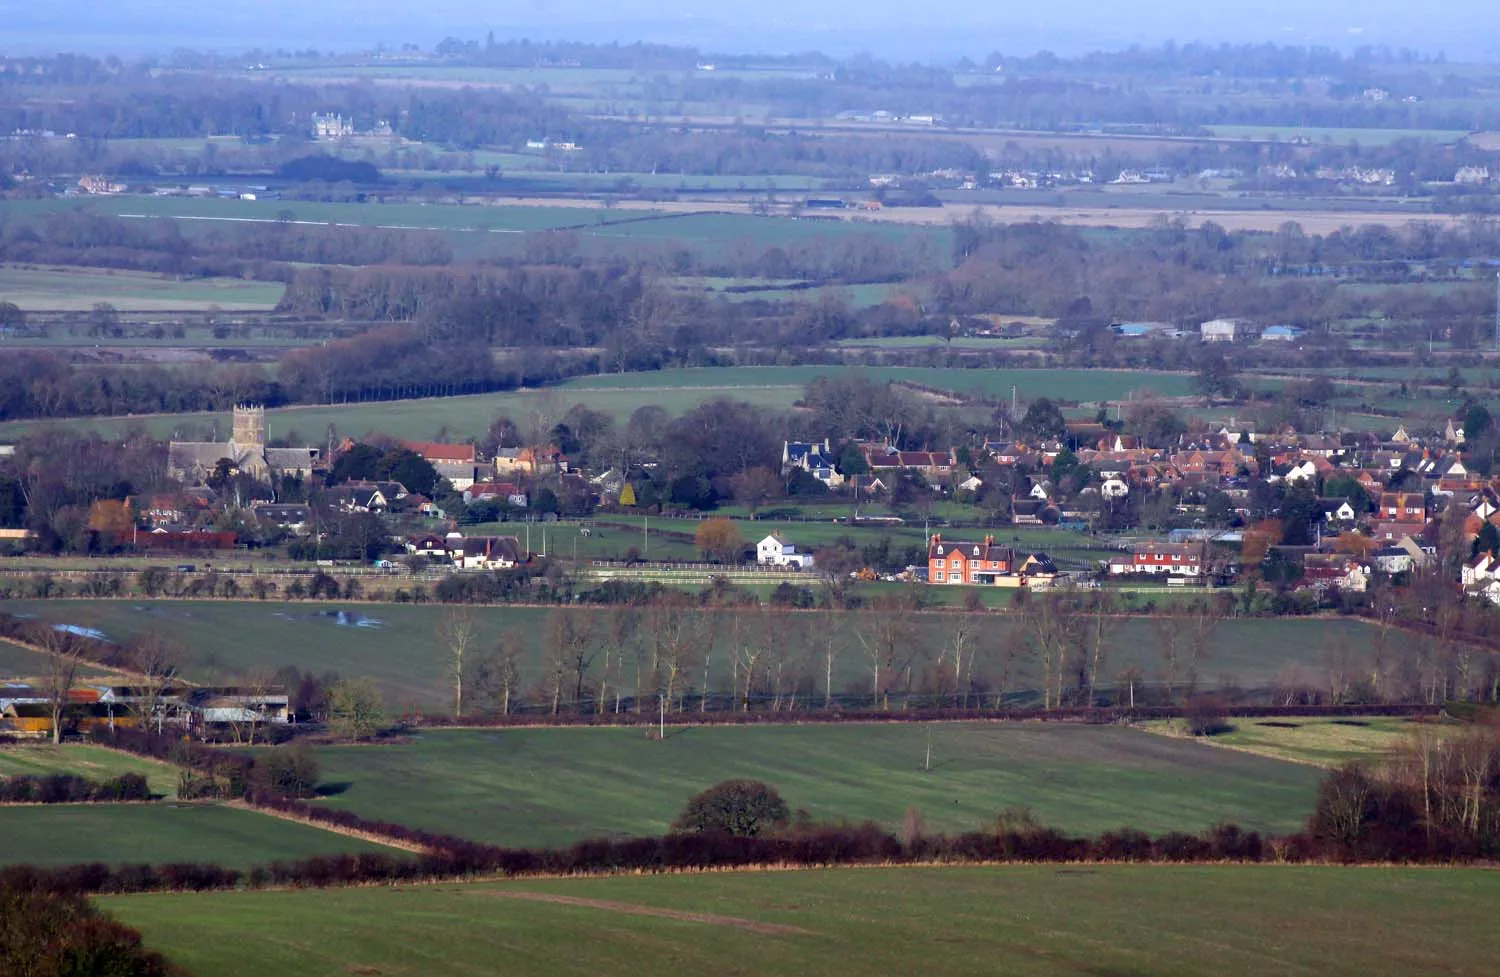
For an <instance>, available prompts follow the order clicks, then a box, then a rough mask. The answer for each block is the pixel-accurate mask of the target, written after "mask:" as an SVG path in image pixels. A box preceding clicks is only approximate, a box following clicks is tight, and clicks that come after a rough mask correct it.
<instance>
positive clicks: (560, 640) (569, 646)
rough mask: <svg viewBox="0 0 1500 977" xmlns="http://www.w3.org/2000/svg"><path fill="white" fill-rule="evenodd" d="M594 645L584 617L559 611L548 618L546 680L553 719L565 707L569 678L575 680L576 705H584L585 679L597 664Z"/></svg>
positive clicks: (592, 634)
mask: <svg viewBox="0 0 1500 977" xmlns="http://www.w3.org/2000/svg"><path fill="white" fill-rule="evenodd" d="M593 642H594V629H593V627H592V622H591V621H590V620H588V619H587V618H586V617H585V616H584V615H583V614H582V613H580V612H578V611H576V610H571V609H568V608H563V607H559V608H556V609H555V610H553V612H552V613H551V615H549V616H548V618H547V654H546V676H547V691H548V693H549V694H550V695H551V697H552V715H554V716H555V715H557V713H558V710H559V709H560V708H561V706H562V696H563V690H564V689H565V688H566V687H567V685H568V681H567V680H568V676H569V675H572V676H573V678H574V682H573V701H574V703H575V704H577V703H580V702H581V701H582V698H583V682H584V678H585V676H586V674H587V672H588V669H589V666H590V665H591V664H592V663H593V661H594V651H593Z"/></svg>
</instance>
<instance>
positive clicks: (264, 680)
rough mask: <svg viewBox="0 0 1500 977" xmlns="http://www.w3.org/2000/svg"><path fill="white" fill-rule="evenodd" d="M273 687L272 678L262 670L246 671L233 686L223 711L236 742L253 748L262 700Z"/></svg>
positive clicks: (262, 711) (261, 718)
mask: <svg viewBox="0 0 1500 977" xmlns="http://www.w3.org/2000/svg"><path fill="white" fill-rule="evenodd" d="M274 687H275V677H274V676H273V675H272V674H271V673H270V672H269V671H267V670H266V669H263V668H256V669H252V670H250V671H248V672H246V673H245V674H244V675H243V676H241V677H240V679H239V680H238V681H236V682H235V683H234V694H233V695H232V696H231V697H228V702H227V703H226V704H225V706H224V711H225V712H226V713H227V715H228V716H229V717H230V718H229V728H230V730H231V731H232V732H233V733H234V741H235V742H236V743H244V744H245V745H246V746H254V745H255V737H256V735H257V734H258V733H259V732H260V726H261V723H263V722H265V721H266V712H265V701H266V697H267V696H268V695H269V694H270V692H271V689H272V688H274Z"/></svg>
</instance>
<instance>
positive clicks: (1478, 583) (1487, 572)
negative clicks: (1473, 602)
mask: <svg viewBox="0 0 1500 977" xmlns="http://www.w3.org/2000/svg"><path fill="white" fill-rule="evenodd" d="M1460 576H1461V577H1462V580H1463V585H1464V587H1465V588H1469V587H1483V586H1485V585H1486V584H1488V583H1490V582H1491V581H1493V580H1495V579H1497V577H1500V563H1496V561H1495V558H1494V557H1493V556H1491V555H1490V554H1488V553H1480V554H1479V555H1478V556H1476V557H1474V558H1473V559H1472V560H1469V561H1468V562H1466V563H1465V564H1464V566H1463V570H1462V571H1460Z"/></svg>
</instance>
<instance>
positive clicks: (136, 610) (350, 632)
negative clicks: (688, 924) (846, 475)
mask: <svg viewBox="0 0 1500 977" xmlns="http://www.w3.org/2000/svg"><path fill="white" fill-rule="evenodd" d="M890 586H895V585H890ZM7 608H8V610H9V611H10V612H11V613H31V614H37V615H40V616H42V617H44V618H45V619H47V620H49V621H52V622H54V623H59V624H76V625H82V626H85V627H91V628H97V629H98V630H100V631H103V632H104V633H105V634H106V635H107V636H109V637H110V638H111V639H112V640H115V641H123V640H126V639H128V638H130V637H132V636H134V635H138V634H142V633H145V632H147V631H153V630H155V631H159V632H161V633H164V634H168V635H171V636H174V637H176V638H177V639H178V640H179V641H180V642H181V643H182V645H183V646H184V647H185V648H186V649H187V652H188V661H187V672H188V675H189V677H191V678H193V679H194V680H196V681H200V682H219V681H230V680H232V679H235V678H237V677H244V676H245V675H246V674H247V673H251V672H255V671H259V670H269V671H275V670H276V669H278V668H280V667H282V666H284V665H295V666H297V667H298V668H300V669H303V670H304V671H309V670H310V671H313V672H316V673H322V672H324V671H328V670H332V671H336V672H338V673H339V674H340V675H343V676H346V677H350V676H368V677H370V678H372V679H374V680H375V682H376V683H377V684H378V685H379V686H380V688H381V689H382V690H383V691H384V694H385V696H386V700H387V705H388V706H389V707H390V708H391V709H393V710H395V709H406V708H408V707H420V708H425V709H434V708H436V709H441V708H443V707H444V706H445V705H446V704H447V703H448V702H450V701H451V700H450V698H449V696H450V692H449V684H448V679H447V677H446V674H447V673H446V671H445V669H446V668H447V664H448V662H447V658H446V652H445V651H444V650H443V647H442V645H441V643H440V641H439V639H438V637H437V627H438V624H439V623H440V622H441V620H442V618H443V616H444V615H445V614H446V613H448V609H447V608H445V607H442V606H438V605H432V604H427V605H411V604H341V603H337V602H330V603H322V602H293V603H286V602H281V601H267V602H265V603H260V602H256V601H148V600H139V601H132V600H107V601H106V600H47V601H29V600H18V601H10V602H8V604H7ZM340 611H343V612H344V618H343V619H342V621H341V619H340V618H339V612H340ZM474 613H475V616H476V619H477V620H478V622H479V625H480V640H479V647H481V648H488V647H490V646H491V645H492V644H493V642H494V641H495V640H496V639H497V638H499V637H501V636H502V635H504V636H505V637H507V638H509V639H510V640H513V641H514V642H516V643H517V644H518V645H519V646H520V647H521V648H522V649H523V651H524V652H525V659H524V660H523V662H522V677H523V680H524V682H525V683H526V684H528V685H529V684H532V683H535V682H538V681H540V679H541V677H542V674H541V656H542V641H543V636H544V634H545V632H546V627H547V618H548V616H549V615H550V614H552V613H554V611H553V609H551V608H541V607H481V608H475V609H474ZM573 613H580V614H586V615H589V616H590V617H591V618H592V619H593V620H594V621H595V622H596V623H597V624H598V626H599V627H598V630H602V629H603V621H604V616H605V615H606V614H607V613H608V612H607V611H605V610H602V609H596V608H584V609H580V610H578V611H576V612H573ZM711 613H714V614H717V615H723V616H727V615H729V614H731V613H734V612H730V611H716V612H711ZM781 613H783V614H784V615H785V617H784V619H785V620H786V621H787V622H789V626H792V627H795V628H796V629H798V630H797V633H798V634H799V635H820V634H821V632H822V629H823V628H827V627H833V628H837V629H839V630H840V632H841V633H842V634H843V635H844V640H843V641H842V646H843V650H842V651H841V653H840V655H839V659H838V667H837V669H836V671H835V676H834V684H835V691H836V692H837V691H839V690H841V689H844V688H848V687H850V686H851V685H855V684H858V683H863V684H864V687H865V688H868V687H869V673H868V671H867V666H866V663H865V659H864V657H863V654H862V652H861V650H860V647H859V644H858V642H857V641H856V640H855V638H854V635H853V633H852V632H851V630H850V629H851V628H852V627H853V626H854V622H855V621H856V620H857V617H855V616H853V615H850V616H841V617H834V616H830V615H828V614H826V613H819V612H796V613H793V612H781ZM367 619H369V621H370V623H371V625H372V626H365V627H361V626H358V625H359V622H361V621H365V620H367ZM720 619H721V620H722V619H723V618H722V617H721V618H720ZM912 622H913V629H914V640H916V641H918V642H920V643H921V644H922V645H923V646H924V647H925V649H926V650H927V651H928V652H929V653H935V652H936V651H937V650H938V649H939V648H940V647H943V646H944V642H945V641H946V640H947V638H946V635H947V633H948V631H949V629H950V628H951V627H952V626H953V617H952V616H951V615H946V614H940V613H931V614H917V615H913V617H912ZM1017 626H1018V625H1017V624H1016V621H1015V619H1014V618H1012V617H1002V616H999V615H995V616H990V617H985V618H983V619H982V623H981V628H982V630H981V639H980V658H979V659H978V662H977V664H976V674H977V675H980V676H986V675H994V674H998V672H999V670H1000V668H1001V667H1002V662H1001V660H1000V649H1001V648H1002V647H1004V646H1005V644H1006V640H1005V638H1006V635H1007V634H1009V633H1010V630H1011V629H1012V628H1015V627H1017ZM1364 627H1365V626H1364V625H1362V624H1360V623H1359V622H1357V621H1352V620H1346V619H1306V618H1304V619H1297V618H1279V619H1276V618H1259V619H1234V620H1229V621H1225V622H1224V623H1223V624H1222V625H1221V626H1220V628H1219V630H1218V632H1217V633H1216V635H1215V638H1214V648H1213V652H1212V654H1211V656H1210V657H1209V659H1208V660H1207V661H1205V662H1203V663H1202V665H1201V666H1200V669H1199V671H1200V682H1201V684H1203V685H1206V686H1210V687H1213V686H1217V685H1219V684H1220V682H1221V680H1225V679H1232V680H1234V681H1236V682H1238V683H1239V684H1240V685H1242V686H1245V687H1248V688H1255V687H1263V686H1267V685H1269V684H1270V683H1272V682H1273V681H1274V680H1275V678H1276V675H1277V673H1278V672H1279V671H1281V670H1282V669H1283V668H1284V667H1285V666H1287V665H1288V664H1297V665H1300V666H1303V667H1304V668H1306V669H1307V670H1308V672H1309V674H1310V675H1313V676H1317V675H1319V674H1321V670H1322V665H1321V662H1322V658H1323V650H1324V647H1325V645H1326V644H1327V643H1328V642H1330V641H1332V640H1334V639H1342V640H1344V641H1346V642H1348V643H1352V644H1354V645H1355V646H1358V642H1359V640H1360V639H1361V637H1362V636H1363V635H1364V634H1365V632H1364V631H1363V630H1362V629H1363V628H1364ZM714 630H715V632H716V633H717V634H718V635H719V636H720V637H721V638H722V636H723V635H724V634H725V633H726V631H727V630H728V628H727V625H725V626H720V625H716V626H715V628H714ZM1156 648H1157V639H1156V636H1155V633H1154V632H1153V631H1152V628H1151V624H1150V621H1149V620H1146V619H1144V618H1131V619H1126V620H1123V621H1121V622H1120V627H1119V630H1118V631H1117V632H1116V635H1115V651H1114V653H1113V654H1112V655H1111V658H1110V661H1109V663H1108V667H1107V669H1106V672H1105V674H1106V677H1107V678H1108V680H1109V681H1111V682H1113V680H1114V677H1115V676H1116V675H1118V674H1119V671H1120V670H1121V669H1123V668H1125V667H1126V666H1127V665H1130V664H1136V665H1138V666H1140V668H1141V669H1142V670H1143V672H1144V674H1145V679H1146V682H1148V683H1151V682H1157V681H1160V679H1161V674H1160V672H1161V662H1160V657H1159V655H1158V654H1157V651H1156ZM792 651H793V652H794V654H793V661H792V663H790V666H789V667H792V668H793V669H794V670H795V671H797V673H798V674H799V675H801V676H802V684H803V690H802V694H803V696H804V699H805V697H806V696H807V695H809V694H820V693H821V689H822V675H823V672H822V670H821V664H820V662H818V661H814V660H813V659H812V658H811V657H808V656H807V655H806V654H805V652H806V649H800V650H799V649H797V648H793V649H792ZM820 653H821V652H820ZM717 658H718V662H719V664H718V665H716V666H714V667H713V670H712V671H711V673H710V677H709V686H710V688H711V689H714V690H727V688H728V682H729V675H730V669H729V665H728V661H727V658H728V656H727V654H726V653H722V652H721V653H720V654H719V655H718V656H717ZM633 675H634V673H633V671H632V672H631V673H630V675H629V676H628V677H629V678H630V679H632V680H633ZM1040 680H1041V669H1040V666H1039V665H1038V664H1037V663H1036V662H1034V661H1032V660H1031V659H1030V658H1026V657H1022V658H1020V659H1018V660H1016V661H1015V662H1014V663H1012V671H1011V678H1010V680H1009V681H1008V682H1007V685H1006V687H1007V689H1009V690H1012V691H1016V690H1024V689H1029V688H1035V687H1036V686H1037V685H1038V684H1039V683H1040ZM690 682H691V684H693V685H694V686H695V687H701V684H702V680H701V672H700V671H696V670H695V671H694V672H693V674H692V675H691V676H690Z"/></svg>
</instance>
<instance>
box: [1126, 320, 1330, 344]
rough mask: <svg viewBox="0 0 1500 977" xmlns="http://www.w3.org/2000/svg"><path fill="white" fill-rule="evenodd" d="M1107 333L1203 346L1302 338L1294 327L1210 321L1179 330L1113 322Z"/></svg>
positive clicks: (1163, 325) (1162, 325) (1170, 326)
mask: <svg viewBox="0 0 1500 977" xmlns="http://www.w3.org/2000/svg"><path fill="white" fill-rule="evenodd" d="M1109 328H1110V331H1111V332H1113V333H1114V334H1115V335H1116V336H1119V337H1121V338H1123V339H1150V338H1155V339H1189V338H1196V339H1201V340H1203V342H1205V343H1234V342H1246V341H1253V340H1259V341H1260V342H1263V343H1290V342H1293V341H1295V340H1296V339H1297V338H1298V337H1299V336H1301V335H1302V330H1301V329H1298V328H1297V327H1296V326H1288V325H1284V324H1274V325H1269V326H1257V325H1255V324H1253V323H1250V322H1246V321H1245V320H1243V319H1210V320H1208V321H1207V322H1202V323H1199V324H1198V328H1197V329H1196V330H1193V329H1182V328H1179V327H1177V326H1174V325H1173V324H1172V323H1170V322H1116V323H1113V324H1112V325H1111V326H1110V327H1109Z"/></svg>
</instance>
